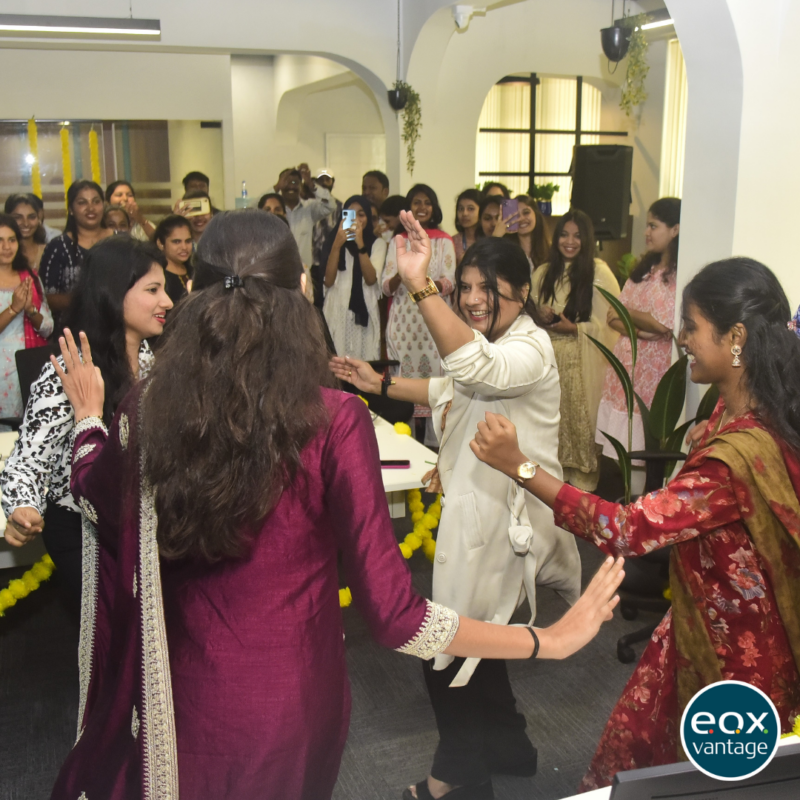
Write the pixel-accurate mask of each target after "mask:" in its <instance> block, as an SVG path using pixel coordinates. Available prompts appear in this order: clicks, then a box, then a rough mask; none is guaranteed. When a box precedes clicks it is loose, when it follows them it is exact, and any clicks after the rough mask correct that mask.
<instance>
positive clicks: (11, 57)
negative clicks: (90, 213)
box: [0, 48, 233, 203]
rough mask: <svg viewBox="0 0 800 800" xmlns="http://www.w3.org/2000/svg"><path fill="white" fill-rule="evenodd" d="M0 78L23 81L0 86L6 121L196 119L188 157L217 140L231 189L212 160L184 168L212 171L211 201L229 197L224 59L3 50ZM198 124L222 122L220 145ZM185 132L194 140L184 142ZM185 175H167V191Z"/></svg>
mask: <svg viewBox="0 0 800 800" xmlns="http://www.w3.org/2000/svg"><path fill="white" fill-rule="evenodd" d="M0 74H3V75H17V76H25V78H24V80H22V79H20V80H13V81H12V80H8V81H3V82H2V85H0V114H2V117H3V118H4V119H28V118H29V117H30V116H31V114H35V115H36V117H37V118H39V119H162V120H194V121H195V123H194V125H193V126H191V131H190V130H189V128H188V127H187V128H185V129H184V130H183V132H182V133H183V139H182V141H183V142H184V144H185V145H186V147H187V150H186V152H188V153H190V154H191V153H195V152H197V153H200V152H206V150H207V145H206V144H204V142H206V141H208V140H209V139H212V138H214V137H216V138H217V140H218V142H219V143H220V144H221V147H222V153H221V158H222V161H223V165H224V167H225V169H224V173H225V176H226V177H228V176H229V183H228V184H227V185H226V184H225V183H224V182H223V172H222V171H221V170H218V168H217V167H216V166H215V163H214V162H213V161H211V160H209V161H208V162H206V161H203V165H201V164H193V165H192V166H191V167H190V168H191V169H200V170H202V171H203V172H205V171H206V169H205V167H206V166H207V167H208V169H210V170H212V171H214V170H215V169H217V170H218V171H217V175H216V180H214V181H213V185H212V190H213V192H212V193H213V195H214V199H215V201H217V202H219V203H222V202H223V201H224V200H225V197H226V195H230V194H231V192H232V188H233V169H232V162H233V137H232V106H231V66H230V56H227V55H194V54H177V53H136V52H118V53H113V54H109V53H102V52H95V51H81V50H31V49H13V48H12V49H6V48H3V49H0ZM123 77H125V79H124V80H123ZM31 87H34V89H33V90H32V88H31ZM89 87H90V88H89ZM123 87H124V88H123ZM197 120H208V121H221V122H222V132H221V138H220V131H219V130H217V131H214V132H211V131H206V130H204V131H200V129H199V125H197V123H196V121H197ZM190 133H194V134H196V135H194V136H191V137H190V139H187V138H186V137H187V136H189V135H190ZM179 163H182V162H179ZM187 163H190V160H188V161H187ZM181 168H182V167H181ZM175 171H180V170H179V169H175ZM187 171H188V170H187ZM184 174H185V173H183V172H181V174H179V175H176V174H173V175H172V179H173V184H176V183H177V185H178V186H179V185H180V179H181V178H182V177H183V175H184Z"/></svg>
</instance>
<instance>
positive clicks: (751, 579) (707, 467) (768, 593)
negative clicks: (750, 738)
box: [554, 407, 800, 791]
mask: <svg viewBox="0 0 800 800" xmlns="http://www.w3.org/2000/svg"><path fill="white" fill-rule="evenodd" d="M720 414H721V411H720V409H719V407H718V409H717V412H715V415H714V417H712V420H711V423H710V424H709V430H712V429H713V427H714V425H715V423H716V422H717V421H718V420H719V416H720ZM735 422H736V421H734V423H731V424H735ZM703 444H704V443H701V449H698V450H697V451H695V452H694V453H693V454H692V455H691V456H690V458H689V459H688V460H687V462H686V464H685V466H684V468H683V470H682V471H681V472H680V474H679V475H678V477H677V478H676V479H675V480H673V481H671V482H670V484H669V485H668V486H667V487H666V488H665V489H662V490H660V491H658V492H653V493H651V494H648V495H646V496H644V497H642V498H641V499H639V500H637V501H636V502H635V503H633V504H631V505H629V506H621V505H618V504H616V503H608V502H606V501H603V500H601V499H600V498H598V497H595V496H594V495H590V494H586V493H583V492H580V491H579V490H577V489H575V488H573V487H571V486H566V485H565V486H564V488H563V489H562V490H561V492H559V495H558V497H557V499H556V504H555V507H554V511H555V520H556V524H557V525H561V526H562V527H564V528H566V529H567V530H570V531H572V533H574V534H576V535H578V536H581V537H582V538H584V539H587V540H588V541H590V542H593V543H594V544H596V545H597V546H598V547H599V548H600V549H601V550H603V551H604V552H606V553H610V554H614V555H618V556H619V555H622V556H626V557H628V556H636V555H642V554H644V553H648V552H651V551H652V550H655V549H657V548H660V547H666V546H668V545H676V547H675V549H673V551H672V559H673V568H672V569H671V574H670V577H671V583H673V584H675V581H676V573H677V572H679V573H680V574H681V575H685V576H687V581H686V584H687V585H685V586H681V590H682V591H686V592H688V593H689V595H690V596H691V601H692V602H693V605H694V607H695V608H696V609H697V612H698V618H699V619H700V620H701V622H702V623H703V624H704V626H705V634H707V636H708V638H709V639H710V642H711V646H713V649H714V653H715V655H716V661H717V663H718V666H719V670H720V672H721V675H722V678H723V679H724V680H740V681H745V682H747V683H750V684H752V685H754V686H757V687H758V688H760V689H762V690H763V691H764V692H766V693H767V694H768V695H769V696H770V697H771V698H772V700H773V702H774V703H775V705H776V707H777V709H778V713H779V714H780V717H781V723H782V727H783V729H784V730H785V731H788V730H790V729H791V726H792V724H793V722H794V719H795V717H796V716H797V715H798V713H800V675H798V670H797V666H796V665H795V661H794V658H793V655H792V650H791V647H790V643H789V640H788V637H787V633H786V628H785V627H784V624H783V622H782V620H781V617H780V615H779V613H778V612H777V605H776V597H775V591H774V589H773V586H774V582H773V580H772V579H771V578H770V573H769V571H768V570H767V569H766V568H765V564H764V559H763V557H762V556H761V555H760V554H759V552H757V551H756V549H755V548H754V545H753V542H752V540H751V538H750V536H749V535H748V529H747V526H746V524H745V522H744V520H743V519H742V513H741V511H740V509H741V508H742V507H747V502H746V498H743V496H742V492H743V484H742V482H741V481H739V480H738V479H734V478H733V477H732V475H731V470H730V468H729V467H728V466H727V465H726V464H724V463H722V462H721V461H718V460H715V459H713V458H708V457H707V455H708V452H709V451H708V450H703V449H702V446H703ZM798 533H800V531H798ZM792 559H794V561H795V562H797V561H798V560H799V559H798V556H797V554H796V553H790V554H788V555H787V565H786V569H787V570H789V569H790V566H791V564H792ZM676 588H677V587H675V586H673V596H674V595H675V591H676ZM692 667H693V665H692V664H686V663H684V662H683V660H682V659H681V656H680V653H679V651H678V648H677V647H676V638H675V630H674V623H673V619H672V611H670V612H669V613H668V614H667V615H666V617H665V618H664V620H663V622H662V623H661V625H660V626H659V627H658V628H657V629H656V631H655V632H654V633H653V636H652V638H651V641H650V643H649V645H648V646H647V649H646V650H645V652H644V654H643V656H642V659H641V661H640V662H639V665H638V667H637V668H636V671H635V672H634V673H633V675H632V676H631V679H630V681H629V682H628V684H627V686H626V687H625V690H624V691H623V693H622V696H621V697H620V699H619V701H618V703H617V705H616V706H615V708H614V710H613V712H612V714H611V717H610V719H609V721H608V723H607V725H606V728H605V730H604V732H603V734H602V737H601V739H600V743H599V745H598V748H597V752H596V754H595V756H594V759H593V760H592V763H591V765H590V767H589V771H588V773H587V775H586V776H585V777H584V780H583V783H582V785H581V788H582V790H584V791H585V790H589V789H595V788H598V787H600V786H606V785H608V784H610V783H611V780H612V778H613V776H614V774H615V773H616V772H618V771H620V770H628V769H637V768H640V767H647V766H656V765H659V764H668V763H674V762H676V761H677V760H679V758H680V750H679V736H678V722H679V710H680V704H679V700H678V691H677V687H678V672H679V669H681V668H689V669H691V668H692Z"/></svg>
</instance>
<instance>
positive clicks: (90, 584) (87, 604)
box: [75, 516, 100, 744]
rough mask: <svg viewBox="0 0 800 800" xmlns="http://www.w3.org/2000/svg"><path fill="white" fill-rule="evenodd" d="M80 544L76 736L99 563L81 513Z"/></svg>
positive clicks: (89, 657) (91, 531)
mask: <svg viewBox="0 0 800 800" xmlns="http://www.w3.org/2000/svg"><path fill="white" fill-rule="evenodd" d="M81 527H82V530H83V546H82V552H81V575H82V588H81V630H80V637H79V639H78V675H79V678H78V736H77V738H76V739H75V744H77V743H78V740H79V739H80V738H81V734H82V733H83V717H84V713H85V712H86V698H87V697H88V694H89V682H90V681H91V678H92V654H93V650H94V632H95V620H96V615H97V579H98V567H99V563H100V547H99V545H98V541H97V531H96V530H95V528H94V526H93V525H92V523H91V522H89V520H88V519H87V518H86V517H85V516H83V517H81Z"/></svg>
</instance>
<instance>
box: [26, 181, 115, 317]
mask: <svg viewBox="0 0 800 800" xmlns="http://www.w3.org/2000/svg"><path fill="white" fill-rule="evenodd" d="M103 210H104V205H103V190H102V189H101V188H100V186H98V185H97V184H96V183H95V182H94V181H86V180H83V181H75V182H74V183H73V184H72V185H71V186H70V187H69V189H67V224H66V225H65V226H64V233H62V234H61V236H58V237H57V238H55V239H53V241H52V242H50V243H49V244H48V245H47V247H45V249H44V255H42V262H41V266H40V268H39V274H40V276H41V278H42V283H43V284H44V290H45V292H47V301H48V303H49V305H50V308H51V309H52V310H53V313H54V315H55V316H56V329H57V330H61V328H60V325H59V320H60V315H61V313H62V312H63V311H65V310H66V308H67V306H68V305H69V294H70V292H71V291H72V289H73V288H74V287H75V285H76V284H77V282H78V279H79V278H80V274H81V267H82V266H83V262H84V260H85V259H86V253H87V252H88V251H89V248H91V247H93V246H94V245H95V244H97V242H99V241H100V240H101V239H104V238H105V237H106V236H108V235H109V234H110V233H111V231H109V230H107V229H106V228H104V227H103Z"/></svg>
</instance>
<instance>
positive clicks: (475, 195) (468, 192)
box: [455, 189, 483, 238]
mask: <svg viewBox="0 0 800 800" xmlns="http://www.w3.org/2000/svg"><path fill="white" fill-rule="evenodd" d="M462 200H472V202H473V203H475V205H476V206H478V224H477V226H476V228H475V238H477V237H478V236H483V227H482V226H481V213H480V207H481V193H480V192H479V191H478V190H477V189H465V190H464V191H463V192H461V194H460V195H459V196H458V197H457V198H456V221H455V226H456V230H457V231H458V232H459V233H463V232H464V229H463V228H462V227H461V223H460V222H459V221H458V204H459V203H460V202H461V201H462Z"/></svg>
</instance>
